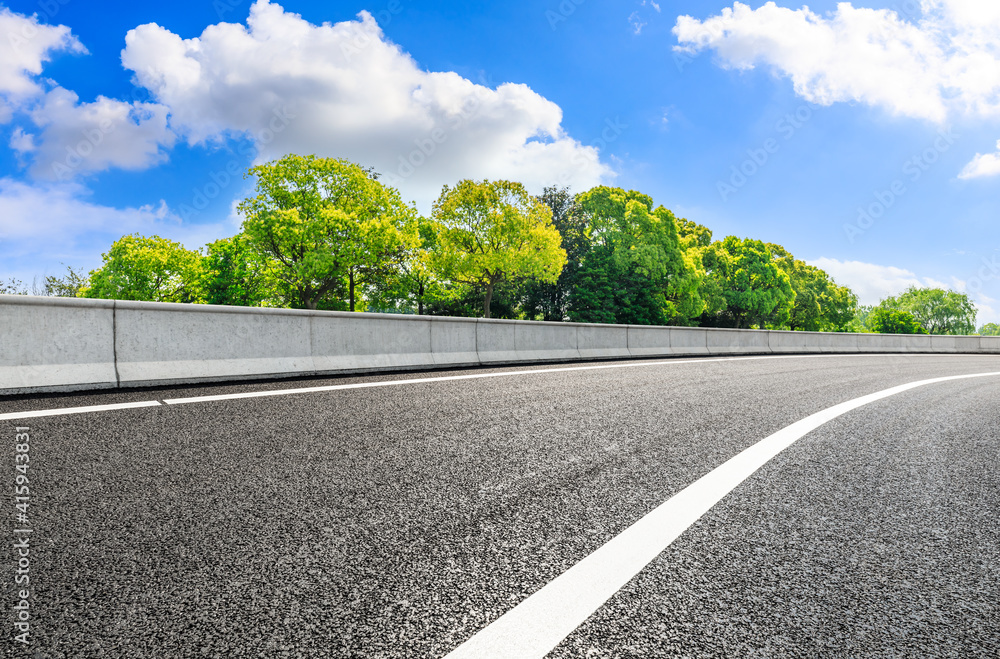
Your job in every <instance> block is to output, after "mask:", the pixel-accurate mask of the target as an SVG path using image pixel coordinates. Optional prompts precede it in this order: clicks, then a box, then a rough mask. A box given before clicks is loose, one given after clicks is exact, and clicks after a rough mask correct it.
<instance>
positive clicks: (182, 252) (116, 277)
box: [79, 234, 203, 302]
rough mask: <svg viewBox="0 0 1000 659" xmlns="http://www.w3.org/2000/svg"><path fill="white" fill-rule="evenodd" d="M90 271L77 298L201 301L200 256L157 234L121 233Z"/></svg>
mask: <svg viewBox="0 0 1000 659" xmlns="http://www.w3.org/2000/svg"><path fill="white" fill-rule="evenodd" d="M101 256H102V258H103V260H104V263H103V265H101V267H100V268H98V269H97V270H92V271H91V272H90V283H89V285H88V286H86V287H84V288H81V289H80V291H79V296H80V297H88V298H101V299H106V300H139V301H146V302H202V301H203V298H202V292H201V287H200V281H201V276H202V262H201V255H200V254H199V253H198V252H195V251H192V250H189V249H185V248H184V247H183V246H182V245H181V244H180V243H176V242H174V241H172V240H167V239H166V238H161V237H159V236H149V237H144V236H140V235H138V234H134V235H129V236H122V237H121V238H119V239H118V240H116V241H115V242H114V243H113V244H112V245H111V249H109V250H108V251H107V252H106V253H104V254H102V255H101Z"/></svg>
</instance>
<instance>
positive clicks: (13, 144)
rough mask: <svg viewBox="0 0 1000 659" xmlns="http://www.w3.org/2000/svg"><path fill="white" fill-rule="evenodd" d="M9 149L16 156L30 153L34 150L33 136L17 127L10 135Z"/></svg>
mask: <svg viewBox="0 0 1000 659" xmlns="http://www.w3.org/2000/svg"><path fill="white" fill-rule="evenodd" d="M10 148H11V149H13V150H14V151H16V152H17V153H18V154H25V153H31V152H32V151H34V150H35V136H34V135H31V134H30V133H25V132H24V129H23V128H21V127H20V126H18V127H17V128H15V129H14V132H13V133H11V136H10Z"/></svg>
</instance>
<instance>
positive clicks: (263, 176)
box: [238, 155, 417, 311]
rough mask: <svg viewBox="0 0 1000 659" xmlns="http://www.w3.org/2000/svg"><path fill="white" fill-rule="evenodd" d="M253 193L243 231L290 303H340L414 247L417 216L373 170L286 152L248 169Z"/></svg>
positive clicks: (242, 207)
mask: <svg viewBox="0 0 1000 659" xmlns="http://www.w3.org/2000/svg"><path fill="white" fill-rule="evenodd" d="M248 175H253V176H256V185H257V190H256V191H257V194H256V196H254V197H250V198H248V199H244V200H243V202H241V203H240V204H239V207H238V208H239V212H240V213H241V214H242V215H243V216H244V218H245V219H244V221H243V231H244V232H245V233H246V235H247V236H248V238H249V240H250V243H251V244H252V245H253V247H254V248H255V249H257V250H259V251H261V252H262V253H263V254H265V255H266V256H267V257H268V258H269V259H271V260H272V261H273V262H274V268H273V269H271V271H270V272H271V273H272V276H273V278H274V280H275V282H274V283H275V284H276V289H277V292H278V294H279V295H280V296H282V297H283V298H284V299H285V300H286V301H287V303H288V304H289V305H290V306H293V307H302V308H307V309H316V308H317V307H318V306H319V305H320V304H321V302H323V301H324V300H326V301H330V300H331V299H332V300H333V301H334V303H336V301H338V300H344V299H345V298H346V301H347V307H348V308H349V309H351V310H352V311H353V310H354V307H355V302H356V288H357V286H358V284H359V283H362V282H367V281H370V279H371V278H372V277H373V276H374V275H375V273H377V272H378V271H379V270H380V269H381V268H383V267H386V266H388V265H390V264H392V263H394V262H397V261H398V260H401V259H402V258H403V254H404V253H405V251H406V249H407V248H408V247H409V246H411V245H413V244H414V243H416V241H417V229H416V211H415V210H414V209H413V208H412V207H411V206H407V205H406V204H404V203H403V202H402V200H401V199H400V197H399V193H398V192H397V191H396V190H395V189H394V188H389V187H386V186H383V185H382V184H381V183H380V182H379V181H378V180H377V178H376V175H374V173H373V172H371V171H370V170H366V169H364V168H362V167H361V166H359V165H356V164H354V163H351V162H348V161H347V160H343V159H336V158H317V157H316V156H297V155H289V156H285V157H284V158H281V159H280V160H276V161H273V162H270V163H266V164H264V165H258V166H256V167H252V168H251V169H250V171H249V173H248Z"/></svg>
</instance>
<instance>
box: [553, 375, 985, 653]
mask: <svg viewBox="0 0 1000 659" xmlns="http://www.w3.org/2000/svg"><path fill="white" fill-rule="evenodd" d="M998 401H1000V378H997V379H992V378H991V379H984V380H975V381H972V380H965V381H958V382H954V383H947V384H938V385H932V386H930V387H927V388H922V389H917V390H914V391H911V392H907V393H904V394H901V395H898V396H895V397H891V398H888V399H885V400H882V401H879V402H877V403H873V404H871V405H868V406H866V407H863V408H860V409H858V410H856V411H853V412H850V413H848V414H847V415H845V416H844V417H841V418H839V419H835V420H833V421H831V422H829V423H827V424H826V425H825V426H823V427H822V428H820V429H818V430H816V431H814V432H813V433H811V434H809V435H807V436H806V437H803V438H802V439H801V440H799V442H797V443H796V444H795V445H793V446H792V447H790V448H789V449H787V450H786V451H785V452H783V453H782V454H780V455H779V456H777V457H776V458H775V459H774V460H772V461H771V462H770V463H768V464H767V465H766V466H765V467H763V468H762V469H761V470H760V471H759V472H757V474H755V475H754V476H753V477H751V479H750V480H748V481H747V482H745V483H744V484H743V486H742V487H740V488H737V489H736V490H734V491H733V492H732V493H731V494H730V495H729V496H728V497H727V498H726V499H724V500H723V501H721V502H720V503H719V504H718V505H717V506H716V507H715V508H713V509H712V510H711V511H709V513H708V514H707V515H705V516H704V517H702V518H701V520H700V521H699V522H698V523H696V524H695V525H694V526H692V527H691V529H689V530H688V532H687V533H685V534H684V535H683V536H682V537H681V538H679V539H678V540H677V541H676V542H675V543H674V544H673V545H671V547H669V548H668V549H667V550H666V551H664V552H663V553H662V554H661V555H660V556H659V557H658V558H657V560H655V561H654V562H653V563H652V564H650V565H649V566H648V567H647V568H646V569H645V570H644V571H643V572H642V573H641V574H640V575H638V576H637V577H636V578H635V579H633V580H632V582H630V583H629V585H628V586H627V587H626V588H623V589H622V590H621V591H619V592H618V594H617V595H616V596H615V597H613V598H612V599H611V600H610V601H609V603H608V604H606V605H605V606H604V607H602V609H601V610H600V611H598V612H597V613H596V614H595V615H594V616H592V617H591V618H590V619H589V620H588V621H587V622H586V623H585V624H583V625H582V626H581V627H580V628H578V629H577V631H576V632H574V633H573V634H571V635H570V636H569V637H568V638H567V639H566V640H565V641H564V642H563V643H562V644H561V645H560V646H559V648H557V651H556V652H554V653H552V654H551V655H550V656H552V657H595V656H596V657H817V656H831V657H832V656H837V657H1000V527H998V525H997V511H998V510H1000V461H998V453H1000V409H998V405H997V403H998Z"/></svg>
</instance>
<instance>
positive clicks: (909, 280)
mask: <svg viewBox="0 0 1000 659" xmlns="http://www.w3.org/2000/svg"><path fill="white" fill-rule="evenodd" d="M808 263H809V265H814V266H816V267H817V268H820V269H822V270H825V271H826V272H827V273H829V275H830V276H831V277H833V279H834V280H835V281H836V282H837V283H838V284H840V285H841V286H847V287H848V288H850V289H851V290H852V291H854V292H855V293H856V294H857V296H858V301H859V302H860V303H861V304H878V303H879V302H880V301H882V300H884V299H885V298H887V297H889V296H890V295H898V294H899V293H902V292H903V291H905V290H906V289H907V288H909V287H910V286H917V287H923V288H926V287H930V288H943V289H946V290H947V289H951V288H954V286H953V285H949V284H946V283H944V282H941V281H938V280H936V279H933V278H931V277H919V276H917V274H916V273H914V272H911V271H910V270H905V269H903V268H897V267H894V266H890V265H876V264H874V263H864V262H862V261H838V260H837V259H830V258H826V257H823V258H818V259H815V260H813V261H808Z"/></svg>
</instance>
